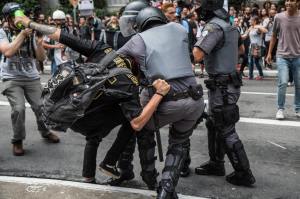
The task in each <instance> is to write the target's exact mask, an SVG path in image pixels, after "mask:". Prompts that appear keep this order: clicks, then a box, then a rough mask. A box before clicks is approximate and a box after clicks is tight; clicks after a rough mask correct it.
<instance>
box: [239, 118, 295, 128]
mask: <svg viewBox="0 0 300 199" xmlns="http://www.w3.org/2000/svg"><path fill="white" fill-rule="evenodd" d="M239 122H243V123H254V124H267V125H277V126H293V127H300V122H296V121H288V120H280V121H279V120H275V119H274V120H270V119H260V118H247V117H241V118H240V120H239Z"/></svg>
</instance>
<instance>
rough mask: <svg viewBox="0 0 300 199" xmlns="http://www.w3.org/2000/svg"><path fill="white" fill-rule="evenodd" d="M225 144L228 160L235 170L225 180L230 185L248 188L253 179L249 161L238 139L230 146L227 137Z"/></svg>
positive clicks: (253, 181)
mask: <svg viewBox="0 0 300 199" xmlns="http://www.w3.org/2000/svg"><path fill="white" fill-rule="evenodd" d="M234 133H235V131H234ZM233 135H234V134H233ZM225 142H226V151H227V155H228V158H229V160H230V162H231V164H232V166H233V168H234V170H235V171H234V172H233V173H231V174H229V175H228V176H226V180H227V181H228V182H229V183H231V184H234V185H239V186H240V185H242V186H250V185H252V184H254V183H255V178H254V176H253V174H252V172H251V170H250V164H249V160H248V157H247V154H246V152H245V149H244V146H243V144H242V142H241V140H239V139H238V140H237V141H236V142H234V143H233V144H231V143H232V142H231V140H230V136H228V137H227V138H226V140H225ZM228 143H230V144H228Z"/></svg>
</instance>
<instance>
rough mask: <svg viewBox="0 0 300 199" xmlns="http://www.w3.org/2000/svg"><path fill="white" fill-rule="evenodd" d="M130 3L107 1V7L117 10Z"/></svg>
mask: <svg viewBox="0 0 300 199" xmlns="http://www.w3.org/2000/svg"><path fill="white" fill-rule="evenodd" d="M128 2H129V0H107V5H108V8H109V9H111V10H115V9H119V8H120V7H122V6H124V5H126V4H127V3H128Z"/></svg>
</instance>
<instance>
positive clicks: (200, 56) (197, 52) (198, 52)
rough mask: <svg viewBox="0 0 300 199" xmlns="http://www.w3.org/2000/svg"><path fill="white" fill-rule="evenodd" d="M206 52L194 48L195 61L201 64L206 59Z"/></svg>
mask: <svg viewBox="0 0 300 199" xmlns="http://www.w3.org/2000/svg"><path fill="white" fill-rule="evenodd" d="M204 55H205V54H204V52H203V51H202V50H201V49H200V48H198V47H194V48H193V56H194V59H195V62H200V61H202V59H203V58H204Z"/></svg>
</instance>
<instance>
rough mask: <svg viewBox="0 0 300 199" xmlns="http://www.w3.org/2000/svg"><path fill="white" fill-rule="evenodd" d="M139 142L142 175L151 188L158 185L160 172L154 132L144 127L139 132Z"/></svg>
mask: <svg viewBox="0 0 300 199" xmlns="http://www.w3.org/2000/svg"><path fill="white" fill-rule="evenodd" d="M137 143H138V150H139V157H140V163H141V168H142V171H141V177H142V179H143V181H144V182H145V183H146V184H147V186H148V188H149V189H150V190H154V189H155V188H156V187H157V180H156V178H157V176H158V173H157V171H156V169H155V160H156V156H155V146H156V143H155V140H154V132H153V131H148V130H146V129H142V130H141V131H140V132H139V133H138V134H137Z"/></svg>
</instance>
